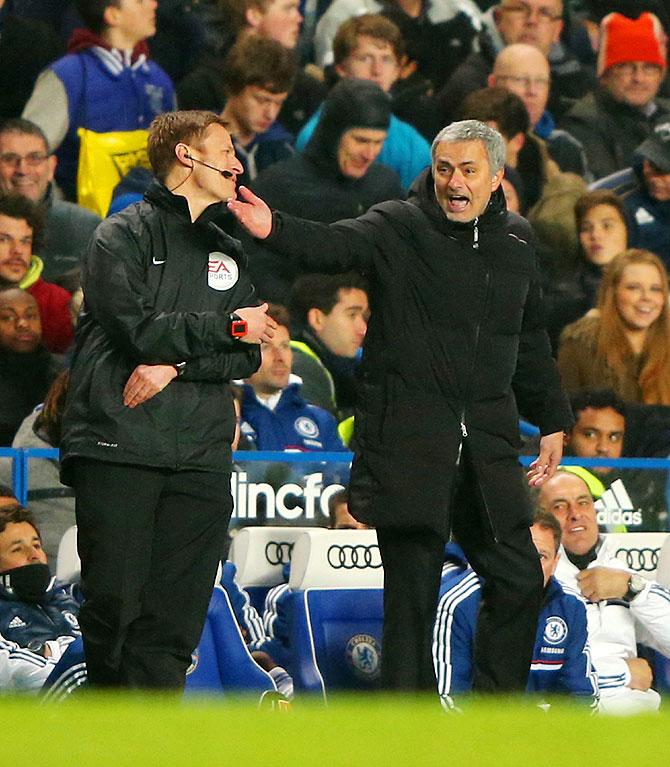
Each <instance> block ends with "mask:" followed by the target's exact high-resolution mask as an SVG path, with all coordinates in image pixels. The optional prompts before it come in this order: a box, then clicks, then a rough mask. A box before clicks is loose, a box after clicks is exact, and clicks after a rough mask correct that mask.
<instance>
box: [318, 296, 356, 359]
mask: <svg viewBox="0 0 670 767" xmlns="http://www.w3.org/2000/svg"><path fill="white" fill-rule="evenodd" d="M338 299H339V300H338V302H337V303H336V304H335V306H333V308H332V310H331V311H330V313H329V314H326V313H325V312H323V311H321V309H317V308H313V309H310V310H309V315H308V317H309V324H310V327H311V328H312V330H313V331H314V333H315V334H316V336H317V337H318V339H319V340H320V341H321V343H322V344H323V345H324V346H325V347H326V348H327V349H329V350H330V351H331V352H332V353H333V354H336V355H338V356H339V357H355V356H356V353H357V352H358V350H359V348H360V347H361V344H362V343H363V339H364V338H365V331H366V330H367V329H368V314H369V307H368V297H367V294H366V293H365V291H364V290H359V289H358V288H341V289H340V291H339V293H338Z"/></svg>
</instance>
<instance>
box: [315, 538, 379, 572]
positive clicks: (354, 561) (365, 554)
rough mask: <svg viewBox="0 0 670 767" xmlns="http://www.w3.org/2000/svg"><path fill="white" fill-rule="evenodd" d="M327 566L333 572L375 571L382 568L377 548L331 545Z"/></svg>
mask: <svg viewBox="0 0 670 767" xmlns="http://www.w3.org/2000/svg"><path fill="white" fill-rule="evenodd" d="M328 564H329V565H330V566H331V567H332V568H333V570H366V569H367V568H368V567H370V568H372V569H373V570H377V569H379V568H380V567H381V566H382V557H381V554H380V553H379V546H363V545H362V544H361V545H358V546H348V545H347V546H342V545H340V544H333V545H332V546H331V547H330V548H329V549H328Z"/></svg>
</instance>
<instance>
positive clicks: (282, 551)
mask: <svg viewBox="0 0 670 767" xmlns="http://www.w3.org/2000/svg"><path fill="white" fill-rule="evenodd" d="M292 551H293V544H292V543H289V542H288V541H269V542H268V543H267V544H266V545H265V559H266V560H267V561H268V563H269V564H271V565H287V564H288V563H289V562H290V561H291V552H292Z"/></svg>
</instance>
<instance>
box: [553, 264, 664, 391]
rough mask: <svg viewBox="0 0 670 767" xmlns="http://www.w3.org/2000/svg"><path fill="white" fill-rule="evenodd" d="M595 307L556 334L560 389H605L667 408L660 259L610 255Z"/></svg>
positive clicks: (662, 281)
mask: <svg viewBox="0 0 670 767" xmlns="http://www.w3.org/2000/svg"><path fill="white" fill-rule="evenodd" d="M597 308H598V312H597V313H594V316H586V317H582V318H581V319H579V320H577V321H576V322H574V323H572V324H571V325H568V327H566V328H565V330H564V331H563V333H562V335H561V340H560V345H559V349H558V367H559V369H560V371H561V376H562V378H563V385H564V387H565V388H566V390H567V391H568V392H574V391H577V390H579V389H587V388H606V387H609V388H612V389H614V390H615V391H616V392H617V393H618V394H619V395H620V396H621V397H622V398H623V399H624V400H627V401H630V402H642V403H645V404H649V405H652V404H653V405H670V314H669V310H668V274H667V272H666V270H665V267H664V266H663V262H662V261H661V260H660V258H658V256H656V255H654V254H653V253H651V252H650V251H648V250H637V249H630V250H626V251H624V252H623V253H621V254H620V255H618V256H616V257H615V258H614V259H613V260H612V261H611V262H610V263H609V264H607V266H605V269H604V272H603V279H602V283H601V285H600V291H599V294H598V306H597Z"/></svg>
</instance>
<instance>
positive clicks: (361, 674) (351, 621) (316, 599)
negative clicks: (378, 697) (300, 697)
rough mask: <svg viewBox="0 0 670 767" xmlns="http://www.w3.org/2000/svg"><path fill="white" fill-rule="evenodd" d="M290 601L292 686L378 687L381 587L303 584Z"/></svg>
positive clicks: (324, 690)
mask: <svg viewBox="0 0 670 767" xmlns="http://www.w3.org/2000/svg"><path fill="white" fill-rule="evenodd" d="M289 605H290V607H289V625H290V642H291V650H292V656H293V657H292V664H291V675H292V676H293V682H294V685H295V686H296V689H301V690H307V691H311V692H318V693H321V694H323V695H325V694H326V693H327V692H328V691H331V690H374V689H378V687H379V677H380V662H381V640H382V624H383V590H382V589H360V588H359V589H307V590H306V591H297V592H294V593H293V594H292V595H291V600H290V602H289Z"/></svg>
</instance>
